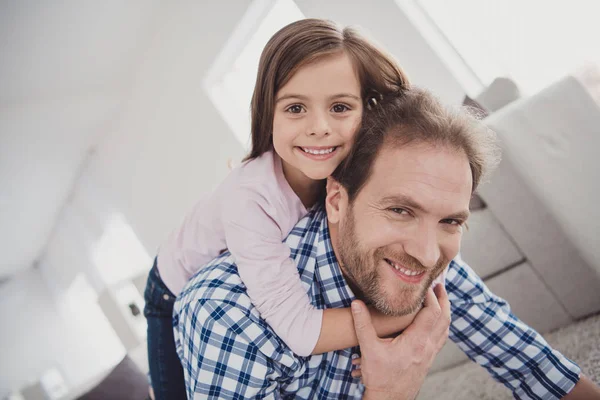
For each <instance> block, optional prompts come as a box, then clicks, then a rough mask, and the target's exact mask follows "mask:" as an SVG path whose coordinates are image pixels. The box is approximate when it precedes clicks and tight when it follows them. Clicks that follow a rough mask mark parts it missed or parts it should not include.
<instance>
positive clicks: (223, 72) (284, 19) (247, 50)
mask: <svg viewBox="0 0 600 400" xmlns="http://www.w3.org/2000/svg"><path fill="white" fill-rule="evenodd" d="M302 18H304V15H303V14H302V12H301V11H300V9H299V8H298V6H296V3H294V1H293V0H276V1H273V0H264V1H255V2H253V3H252V4H251V6H250V8H249V9H248V11H247V12H246V15H245V16H244V18H243V19H242V21H241V22H240V24H239V25H238V27H237V28H236V30H235V31H234V32H233V34H232V35H231V37H230V39H229V41H228V43H227V44H226V45H225V47H224V48H223V51H222V52H221V54H220V55H219V56H218V57H217V59H216V60H215V62H214V64H213V66H212V68H211V70H210V71H209V73H208V74H207V77H206V79H205V81H204V85H205V89H206V91H207V93H208V96H209V97H210V99H211V100H212V101H213V103H214V104H215V106H216V108H217V110H218V111H219V112H220V113H221V115H222V116H223V119H224V120H225V122H226V123H227V124H228V125H229V127H230V128H231V129H232V131H233V132H234V134H235V136H236V138H237V139H238V141H239V142H240V143H241V144H242V146H244V147H245V148H246V150H248V149H249V145H250V140H249V139H250V100H251V98H252V91H253V90H254V82H255V81H256V74H257V71H258V61H259V59H260V54H261V52H262V50H263V48H264V47H265V45H266V44H267V42H268V41H269V39H270V38H271V36H273V34H274V33H275V32H277V31H278V30H279V29H281V28H283V27H284V26H285V25H288V24H289V23H292V22H294V21H297V20H299V19H302Z"/></svg>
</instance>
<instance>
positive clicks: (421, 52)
mask: <svg viewBox="0 0 600 400" xmlns="http://www.w3.org/2000/svg"><path fill="white" fill-rule="evenodd" d="M296 3H297V4H298V7H299V8H300V10H301V11H302V12H303V13H304V15H305V16H306V17H307V18H328V19H331V20H334V21H337V22H339V23H341V24H343V25H358V26H359V27H362V28H364V29H366V31H367V32H369V33H370V36H372V37H373V38H374V39H375V40H376V41H377V42H378V43H379V44H380V45H381V46H382V47H383V48H384V49H386V50H387V51H388V52H390V53H391V54H392V55H393V56H394V57H395V58H396V59H397V60H398V62H399V63H400V65H401V66H402V68H403V69H404V70H405V71H406V72H407V73H408V76H409V78H410V80H411V81H412V83H414V84H417V85H419V86H423V87H426V88H428V89H430V90H432V91H433V92H434V93H435V94H437V95H438V96H439V97H440V98H441V99H442V100H443V101H445V102H449V103H451V104H460V103H462V100H463V98H464V95H465V90H464V88H463V87H461V85H460V83H459V81H458V80H457V79H456V77H455V76H454V75H453V74H452V73H451V72H450V70H449V68H448V67H447V66H446V64H445V63H444V62H443V61H442V60H441V59H440V57H439V56H438V55H437V54H436V53H435V52H434V51H433V50H432V48H431V46H430V45H429V44H428V43H427V41H426V40H425V39H424V38H423V35H422V34H421V33H420V32H419V30H418V29H417V28H416V27H415V25H414V24H413V23H412V22H411V21H410V20H409V18H408V17H407V15H406V14H405V12H404V11H403V10H402V9H401V8H400V7H399V6H398V4H396V2H395V1H394V0H374V1H370V2H368V3H367V2H362V1H344V0H328V1H320V0H297V1H296Z"/></svg>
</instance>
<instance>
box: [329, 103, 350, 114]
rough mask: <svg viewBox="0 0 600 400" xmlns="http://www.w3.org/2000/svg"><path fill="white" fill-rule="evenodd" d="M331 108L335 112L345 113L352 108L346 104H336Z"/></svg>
mask: <svg viewBox="0 0 600 400" xmlns="http://www.w3.org/2000/svg"><path fill="white" fill-rule="evenodd" d="M331 109H332V110H333V112H334V113H343V112H346V111H348V110H350V107H348V106H347V105H345V104H335V105H334V106H333V107H332V108H331Z"/></svg>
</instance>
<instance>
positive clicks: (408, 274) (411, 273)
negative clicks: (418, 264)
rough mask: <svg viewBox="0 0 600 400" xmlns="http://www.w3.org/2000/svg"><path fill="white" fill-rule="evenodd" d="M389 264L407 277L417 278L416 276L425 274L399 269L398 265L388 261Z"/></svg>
mask: <svg viewBox="0 0 600 400" xmlns="http://www.w3.org/2000/svg"><path fill="white" fill-rule="evenodd" d="M388 263H389V264H390V265H391V266H392V267H394V268H395V269H396V271H400V272H402V273H403V274H404V275H407V276H415V275H421V274H422V273H423V272H417V271H411V270H410V269H406V268H402V267H399V266H398V265H396V264H394V263H393V262H391V261H389V260H388Z"/></svg>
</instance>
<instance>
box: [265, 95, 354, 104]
mask: <svg viewBox="0 0 600 400" xmlns="http://www.w3.org/2000/svg"><path fill="white" fill-rule="evenodd" d="M341 98H350V99H353V100H357V101H360V97H358V96H356V95H354V94H350V93H338V94H334V95H333V96H329V98H328V99H329V101H331V100H337V99H341ZM287 99H298V100H302V101H306V100H308V97H307V96H304V95H302V94H295V93H289V94H284V95H283V96H281V97H278V98H277V100H275V102H276V103H279V102H280V101H283V100H287Z"/></svg>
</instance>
